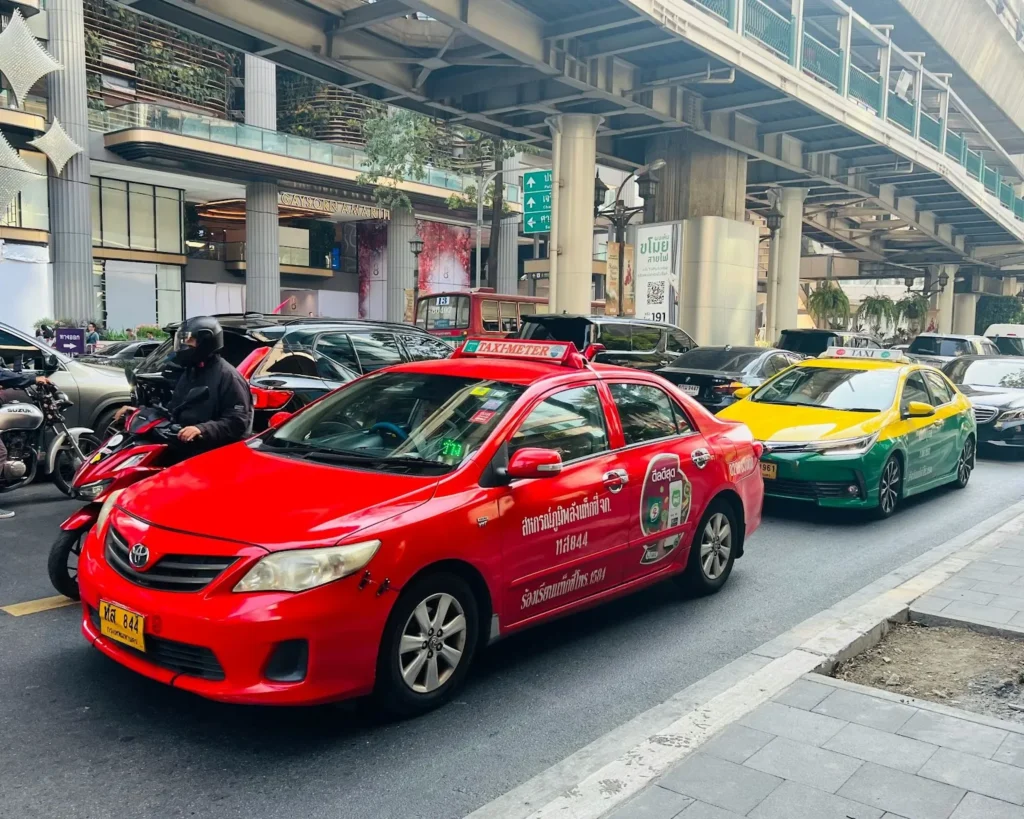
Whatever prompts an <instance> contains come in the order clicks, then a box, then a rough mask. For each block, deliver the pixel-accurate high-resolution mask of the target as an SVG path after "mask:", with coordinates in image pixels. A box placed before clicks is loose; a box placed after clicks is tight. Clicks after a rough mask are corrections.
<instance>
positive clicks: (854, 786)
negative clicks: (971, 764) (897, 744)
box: [839, 762, 965, 819]
mask: <svg viewBox="0 0 1024 819" xmlns="http://www.w3.org/2000/svg"><path fill="white" fill-rule="evenodd" d="M964 793H965V792H964V791H963V790H961V789H960V788H954V787H952V786H951V785H946V784H944V783H942V782H933V781H931V780H930V779H922V778H921V777H919V776H912V775H911V774H907V773H903V772H902V771H894V770H893V769H892V768H883V767H882V766H880V765H874V764H872V763H871V762H865V763H864V764H863V765H862V766H861V767H860V768H859V769H858V770H857V773H855V774H854V775H853V776H851V777H850V780H849V781H848V782H847V783H846V784H845V785H843V787H841V788H840V789H839V796H842V797H845V798H846V799H852V800H853V801H854V802H862V803H863V804H865V805H871V806H872V807H876V808H879V809H881V810H883V811H890V812H892V813H895V814H896V815H897V816H905V817H906V818H907V819H947V818H948V817H949V815H950V814H951V813H952V812H953V809H954V808H955V807H956V806H957V804H958V803H959V802H960V800H961V799H963V797H964Z"/></svg>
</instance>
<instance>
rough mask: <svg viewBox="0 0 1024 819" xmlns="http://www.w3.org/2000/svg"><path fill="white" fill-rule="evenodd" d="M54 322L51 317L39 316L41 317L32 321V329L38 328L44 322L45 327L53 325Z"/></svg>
mask: <svg viewBox="0 0 1024 819" xmlns="http://www.w3.org/2000/svg"><path fill="white" fill-rule="evenodd" d="M56 323H57V321H56V320H55V319H52V318H45V317H44V318H41V319H36V320H35V321H34V322H33V323H32V329H33V330H38V329H39V328H40V327H42V326H43V325H44V324H45V325H46V326H47V327H53V325H54V324H56Z"/></svg>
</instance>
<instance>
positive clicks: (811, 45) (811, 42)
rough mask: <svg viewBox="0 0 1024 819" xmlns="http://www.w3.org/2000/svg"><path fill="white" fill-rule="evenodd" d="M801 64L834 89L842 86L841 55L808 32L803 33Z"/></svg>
mask: <svg viewBox="0 0 1024 819" xmlns="http://www.w3.org/2000/svg"><path fill="white" fill-rule="evenodd" d="M803 66H804V69H805V70H807V71H809V72H810V73H811V74H813V75H814V76H815V77H817V78H818V79H820V80H824V81H825V82H826V83H828V84H829V85H831V86H832V87H833V88H835V89H836V90H839V88H840V87H841V86H842V81H843V55H842V54H840V53H839V52H838V51H834V50H833V49H831V48H829V47H828V46H827V45H825V44H824V43H823V42H821V40H818V39H815V38H814V37H812V36H811V35H810V34H804V51H803Z"/></svg>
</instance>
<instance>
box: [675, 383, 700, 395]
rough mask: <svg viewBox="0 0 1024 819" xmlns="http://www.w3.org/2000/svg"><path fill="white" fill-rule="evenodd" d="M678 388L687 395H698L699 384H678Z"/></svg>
mask: <svg viewBox="0 0 1024 819" xmlns="http://www.w3.org/2000/svg"><path fill="white" fill-rule="evenodd" d="M679 389H681V390H682V391H683V392H685V393H686V394H687V395H700V384H680V385H679Z"/></svg>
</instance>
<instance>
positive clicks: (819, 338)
mask: <svg viewBox="0 0 1024 819" xmlns="http://www.w3.org/2000/svg"><path fill="white" fill-rule="evenodd" d="M835 346H836V335H835V333H794V332H792V331H790V330H783V331H782V339H781V340H780V341H779V348H780V349H782V350H789V351H790V352H793V353H803V354H804V355H809V356H819V355H821V354H822V353H823V352H825V350H827V349H828V348H829V347H835Z"/></svg>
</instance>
